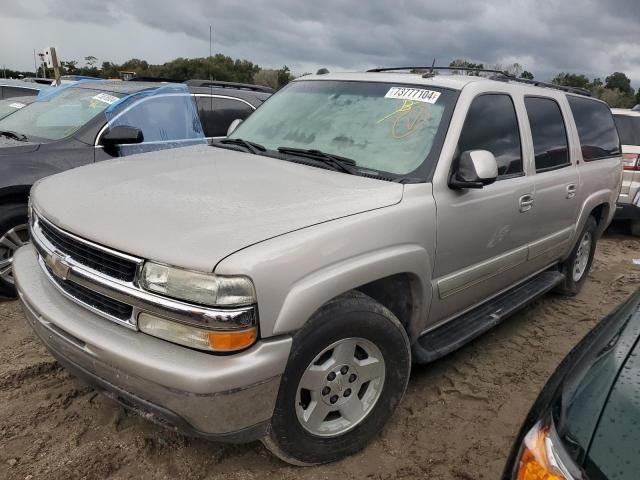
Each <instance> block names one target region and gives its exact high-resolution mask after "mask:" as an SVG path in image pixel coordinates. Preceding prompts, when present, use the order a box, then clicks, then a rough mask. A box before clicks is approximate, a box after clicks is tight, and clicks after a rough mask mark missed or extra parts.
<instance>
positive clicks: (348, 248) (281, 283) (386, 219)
mask: <svg viewBox="0 0 640 480" xmlns="http://www.w3.org/2000/svg"><path fill="white" fill-rule="evenodd" d="M412 187H414V188H413V189H411V190H409V191H407V189H406V187H405V195H404V198H403V200H402V201H401V202H400V203H398V204H396V205H392V206H388V207H384V208H379V209H376V210H372V211H368V212H363V213H359V214H356V215H351V216H348V217H343V218H339V219H336V220H332V221H329V222H325V223H321V224H317V225H312V226H309V227H306V228H303V229H301V230H297V231H295V232H290V233H287V234H285V235H281V236H278V237H274V238H271V239H268V240H265V241H263V242H260V243H257V244H254V245H252V246H250V247H247V248H245V249H242V250H239V251H237V252H235V253H233V254H232V255H230V256H228V257H226V258H224V259H222V260H221V261H220V262H219V263H218V264H217V265H216V267H215V269H214V271H215V273H217V274H221V275H247V276H248V277H250V278H251V279H252V280H253V282H254V283H255V286H256V295H257V301H258V311H259V316H260V334H261V336H262V337H270V336H274V335H281V334H285V333H291V332H294V331H296V330H298V329H299V328H301V327H302V326H303V325H304V324H305V322H306V321H307V320H308V319H309V318H310V317H311V316H312V315H313V313H314V312H315V311H316V310H317V309H319V308H320V307H321V306H322V305H323V304H325V303H327V302H328V301H330V300H331V299H333V298H335V297H337V296H338V295H340V294H342V293H345V292H348V291H349V290H353V289H355V288H358V287H361V286H363V285H366V284H368V283H370V282H373V281H376V280H380V279H382V278H386V277H389V276H391V275H396V274H408V275H409V278H410V285H411V287H410V288H411V300H412V302H411V306H412V311H411V312H410V313H409V317H410V321H409V325H408V330H409V335H412V333H413V332H414V331H417V332H419V331H420V330H421V329H422V328H423V327H424V325H423V324H424V323H425V322H426V320H427V318H428V315H427V313H428V309H429V307H430V305H431V298H432V292H431V273H432V271H433V258H434V256H435V242H436V232H435V216H436V212H435V203H434V200H433V196H432V195H431V190H430V187H431V186H430V185H424V184H423V185H416V186H412ZM407 293H408V292H407Z"/></svg>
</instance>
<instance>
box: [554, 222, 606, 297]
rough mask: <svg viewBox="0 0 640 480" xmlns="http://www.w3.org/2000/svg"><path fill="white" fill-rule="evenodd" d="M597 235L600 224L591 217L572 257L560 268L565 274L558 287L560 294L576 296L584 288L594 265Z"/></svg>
mask: <svg viewBox="0 0 640 480" xmlns="http://www.w3.org/2000/svg"><path fill="white" fill-rule="evenodd" d="M597 233H598V223H597V222H596V219H595V218H593V217H592V216H589V218H588V219H587V222H586V224H585V226H584V228H583V229H582V232H581V233H580V236H579V237H578V242H577V243H576V245H575V246H574V247H573V251H572V252H571V255H569V258H567V260H566V261H565V262H564V263H563V264H562V265H561V267H560V268H561V271H562V272H563V273H564V281H563V282H562V283H561V284H560V286H559V287H558V291H559V293H561V294H563V295H568V296H574V295H577V294H578V292H579V291H580V289H581V288H582V285H583V284H584V282H585V281H586V279H587V276H588V274H589V271H590V270H591V264H592V263H593V256H594V255H595V252H596V242H597V240H598V238H597Z"/></svg>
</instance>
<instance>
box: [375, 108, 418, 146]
mask: <svg viewBox="0 0 640 480" xmlns="http://www.w3.org/2000/svg"><path fill="white" fill-rule="evenodd" d="M427 115H430V111H429V109H428V108H427V106H426V105H425V104H424V103H422V102H416V101H413V100H403V101H402V105H401V106H400V108H398V109H397V110H395V111H394V112H391V113H390V114H389V115H387V116H385V117H383V118H381V119H380V120H378V121H377V122H376V123H382V122H384V121H385V120H388V119H390V118H392V117H393V116H395V117H396V118H395V120H394V122H393V124H392V125H391V136H392V137H393V138H395V139H396V140H399V139H403V138H407V137H409V136H411V135H413V134H414V133H415V132H416V131H417V127H418V124H419V123H420V122H422V121H424V120H425V119H426V118H427Z"/></svg>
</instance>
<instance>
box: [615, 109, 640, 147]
mask: <svg viewBox="0 0 640 480" xmlns="http://www.w3.org/2000/svg"><path fill="white" fill-rule="evenodd" d="M613 119H614V120H615V122H616V127H618V135H620V143H622V144H623V145H640V117H630V116H629V115H614V116H613Z"/></svg>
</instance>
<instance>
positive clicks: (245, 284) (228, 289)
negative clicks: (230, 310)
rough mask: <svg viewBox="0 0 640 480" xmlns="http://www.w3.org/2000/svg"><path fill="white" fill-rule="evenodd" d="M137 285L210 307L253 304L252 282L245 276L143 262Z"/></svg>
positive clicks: (254, 296) (254, 301)
mask: <svg viewBox="0 0 640 480" xmlns="http://www.w3.org/2000/svg"><path fill="white" fill-rule="evenodd" d="M140 284H141V286H142V288H144V289H146V290H149V291H151V292H156V293H160V294H162V295H166V296H167V297H173V298H177V299H179V300H185V301H188V302H193V303H197V304H200V305H207V306H212V307H230V306H234V307H238V306H243V305H251V304H253V303H256V292H255V288H254V286H253V282H251V280H250V279H249V278H247V277H240V276H236V277H232V276H220V275H214V274H212V273H200V272H192V271H189V270H183V269H180V268H174V267H168V266H166V265H161V264H158V263H152V262H147V263H145V265H144V268H143V270H142V278H141V281H140Z"/></svg>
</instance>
